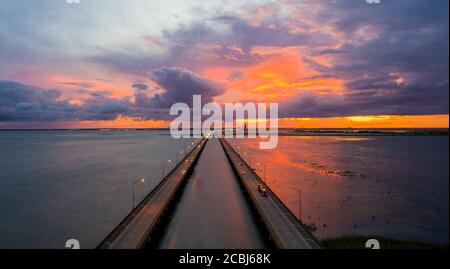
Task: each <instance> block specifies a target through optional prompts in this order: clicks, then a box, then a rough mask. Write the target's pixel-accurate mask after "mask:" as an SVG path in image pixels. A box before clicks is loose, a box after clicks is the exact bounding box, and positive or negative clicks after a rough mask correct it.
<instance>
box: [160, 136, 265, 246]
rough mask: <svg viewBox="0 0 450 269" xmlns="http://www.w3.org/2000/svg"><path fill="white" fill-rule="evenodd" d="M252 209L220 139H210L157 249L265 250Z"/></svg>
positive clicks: (258, 224)
mask: <svg viewBox="0 0 450 269" xmlns="http://www.w3.org/2000/svg"><path fill="white" fill-rule="evenodd" d="M251 210H252V209H251V208H250V205H249V203H248V201H247V200H246V197H245V196H244V192H243V191H242V188H241V186H240V185H239V182H238V180H237V179H236V177H235V175H234V173H233V170H232V167H231V166H230V163H229V161H228V160H227V157H226V155H225V152H224V150H223V148H222V146H221V144H220V142H219V139H216V138H211V139H209V141H208V143H207V144H206V146H205V149H204V151H203V153H202V154H201V156H200V158H199V160H198V163H197V165H196V166H195V168H194V171H193V173H192V175H191V177H190V178H189V180H188V182H187V185H186V187H185V189H184V191H183V194H182V196H181V198H180V200H179V202H178V204H177V207H176V210H175V212H174V214H173V216H172V218H171V220H170V222H169V223H168V226H167V228H166V230H165V232H164V235H163V237H162V240H161V242H160V244H159V246H158V248H164V249H211V248H212V249H261V248H267V245H266V240H265V239H264V236H263V235H262V231H261V230H260V227H261V225H260V223H258V222H257V220H255V218H254V215H253V214H252V211H251Z"/></svg>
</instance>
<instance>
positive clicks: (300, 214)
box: [295, 189, 302, 221]
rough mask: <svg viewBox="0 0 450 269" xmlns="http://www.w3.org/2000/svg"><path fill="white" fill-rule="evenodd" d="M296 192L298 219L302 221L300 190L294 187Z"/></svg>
mask: <svg viewBox="0 0 450 269" xmlns="http://www.w3.org/2000/svg"><path fill="white" fill-rule="evenodd" d="M295 190H296V191H297V192H298V219H299V220H300V221H302V190H301V189H295Z"/></svg>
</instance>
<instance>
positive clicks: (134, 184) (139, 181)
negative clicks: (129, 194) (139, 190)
mask: <svg viewBox="0 0 450 269" xmlns="http://www.w3.org/2000/svg"><path fill="white" fill-rule="evenodd" d="M144 182H145V178H141V179H139V180H133V209H134V186H136V184H137V183H144Z"/></svg>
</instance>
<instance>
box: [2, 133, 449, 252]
mask: <svg viewBox="0 0 450 269" xmlns="http://www.w3.org/2000/svg"><path fill="white" fill-rule="evenodd" d="M233 141H234V143H235V144H236V146H239V147H240V151H241V152H242V154H243V155H244V156H246V158H247V159H248V160H249V161H250V162H251V164H252V165H253V166H254V167H255V169H257V171H258V173H260V174H261V176H262V177H264V166H265V167H266V176H267V181H268V184H269V186H270V187H271V188H272V189H273V190H274V191H275V192H276V193H277V194H278V195H279V196H280V198H281V199H282V200H283V201H284V202H285V203H286V204H287V205H288V207H289V208H290V209H291V210H292V211H293V212H294V213H295V214H297V215H299V213H300V211H301V217H302V220H303V221H304V222H306V223H308V224H314V225H315V226H316V227H317V230H316V232H315V234H316V235H317V236H318V237H319V238H329V237H337V236H341V235H348V234H376V235H385V236H392V237H396V238H403V239H417V240H424V241H429V242H448V236H449V233H448V227H449V226H448V225H449V215H448V212H449V173H448V161H449V160H448V158H449V155H448V147H449V144H448V137H447V136H427V137H422V136H420V137H419V136H417V137H414V136H411V137H388V136H385V137H317V136H309V137H307V136H299V137H280V141H279V146H278V147H277V148H276V149H275V150H269V151H260V150H258V149H257V148H258V143H257V141H256V140H233ZM189 143H190V141H189V140H174V139H172V138H171V137H170V135H169V134H168V132H166V131H19V132H12V131H2V132H0V217H1V218H0V247H2V248H33V247H34V248H36V247H37V248H64V245H65V242H66V240H68V239H71V238H75V239H78V240H79V241H80V242H81V247H82V248H93V247H95V246H96V245H97V244H98V243H99V242H100V241H101V240H102V239H103V238H104V237H105V236H106V235H107V234H108V233H109V232H110V231H111V230H112V229H113V228H114V227H115V226H116V225H117V224H118V223H119V222H120V221H121V220H122V218H123V217H124V216H125V215H126V214H127V213H128V212H129V211H130V210H131V208H132V203H133V201H132V190H133V187H132V186H133V184H132V182H133V181H135V180H139V179H141V178H145V179H146V181H145V182H144V183H138V184H136V185H135V193H136V202H138V201H139V200H140V199H142V198H143V197H144V196H145V195H146V194H147V193H148V192H149V191H150V190H151V189H152V188H153V187H154V186H155V185H156V184H157V183H158V182H159V180H160V179H161V175H162V161H163V160H167V159H171V160H175V159H176V153H177V152H179V151H180V150H181V149H183V148H184V147H185V146H186V145H187V144H189ZM258 163H260V165H258ZM298 189H299V190H301V203H299V192H298V191H297V190H298ZM203 194H205V193H203ZM300 207H301V210H300ZM199 212H202V211H199ZM206 213H207V212H206ZM206 213H205V214H206Z"/></svg>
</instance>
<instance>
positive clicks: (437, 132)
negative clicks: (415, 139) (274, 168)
mask: <svg viewBox="0 0 450 269" xmlns="http://www.w3.org/2000/svg"><path fill="white" fill-rule="evenodd" d="M169 130H170V129H169V128H83V129H0V132H7V131H9V132H11V131H14V132H26V131H169ZM278 135H279V136H448V135H449V129H448V128H420V129H419V128H418V129H414V128H391V129H385V128H383V129H382V128H379V129H377V128H374V129H350V128H347V129H336V128H322V129H301V128H299V129H292V128H280V129H279V131H278Z"/></svg>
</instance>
